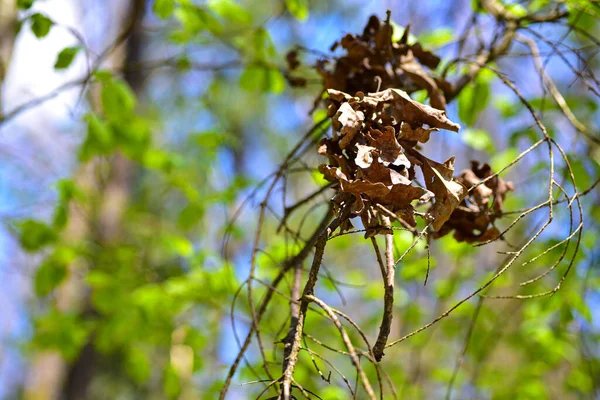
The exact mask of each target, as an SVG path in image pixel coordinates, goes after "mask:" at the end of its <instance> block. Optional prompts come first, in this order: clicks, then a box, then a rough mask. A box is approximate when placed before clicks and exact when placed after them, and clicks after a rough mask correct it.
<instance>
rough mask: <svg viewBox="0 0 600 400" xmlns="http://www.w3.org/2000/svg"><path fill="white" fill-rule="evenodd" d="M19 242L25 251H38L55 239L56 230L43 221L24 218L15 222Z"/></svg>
mask: <svg viewBox="0 0 600 400" xmlns="http://www.w3.org/2000/svg"><path fill="white" fill-rule="evenodd" d="M17 230H18V232H19V242H20V243H21V247H23V249H25V250H27V251H32V252H33V251H38V250H40V249H41V248H43V247H45V246H48V245H49V244H52V243H54V242H55V241H56V239H57V234H56V232H55V231H54V230H53V229H52V228H51V227H49V226H48V225H46V224H44V223H43V222H40V221H36V220H33V219H26V220H24V221H20V222H18V223H17Z"/></svg>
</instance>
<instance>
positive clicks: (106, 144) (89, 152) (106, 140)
mask: <svg viewBox="0 0 600 400" xmlns="http://www.w3.org/2000/svg"><path fill="white" fill-rule="evenodd" d="M84 119H85V120H86V122H87V136H86V138H85V141H84V142H83V145H82V146H81V149H80V151H79V159H80V160H81V161H88V160H89V159H90V158H92V157H93V156H94V155H99V154H108V153H110V152H111V151H112V149H113V146H114V133H113V131H112V129H111V128H110V126H109V125H108V124H107V123H106V122H105V121H103V120H102V119H100V117H98V116H97V115H95V114H88V115H86V116H85V117H84Z"/></svg>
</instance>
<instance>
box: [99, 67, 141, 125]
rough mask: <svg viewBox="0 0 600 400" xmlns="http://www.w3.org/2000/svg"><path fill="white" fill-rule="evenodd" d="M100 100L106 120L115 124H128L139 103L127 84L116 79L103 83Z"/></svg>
mask: <svg viewBox="0 0 600 400" xmlns="http://www.w3.org/2000/svg"><path fill="white" fill-rule="evenodd" d="M100 99H101V102H102V110H103V111H104V115H105V116H106V119H107V120H108V121H109V122H112V123H115V124H120V123H123V122H126V120H127V119H129V118H130V117H131V115H132V113H133V110H134V108H135V105H136V103H137V99H136V97H135V94H134V93H133V92H132V91H131V88H130V87H129V86H128V85H127V83H125V82H124V81H123V80H121V79H116V78H113V79H107V80H105V81H104V82H102V89H101V92H100Z"/></svg>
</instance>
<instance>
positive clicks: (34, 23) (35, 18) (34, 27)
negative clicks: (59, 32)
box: [29, 13, 54, 39]
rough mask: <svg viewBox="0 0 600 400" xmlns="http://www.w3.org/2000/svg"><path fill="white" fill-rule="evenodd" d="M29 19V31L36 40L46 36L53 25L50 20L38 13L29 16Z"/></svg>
mask: <svg viewBox="0 0 600 400" xmlns="http://www.w3.org/2000/svg"><path fill="white" fill-rule="evenodd" d="M29 19H30V20H31V31H32V32H33V34H34V35H35V36H36V37H37V38H38V39H39V38H43V37H44V36H46V35H47V34H48V32H50V28H51V27H52V25H54V22H52V20H51V19H50V18H48V17H47V16H45V15H44V14H40V13H35V14H33V15H31V16H30V17H29Z"/></svg>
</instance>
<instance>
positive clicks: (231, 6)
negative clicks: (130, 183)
mask: <svg viewBox="0 0 600 400" xmlns="http://www.w3.org/2000/svg"><path fill="white" fill-rule="evenodd" d="M208 8H209V9H210V10H212V11H213V12H214V13H215V14H217V15H219V16H220V17H222V18H223V19H225V20H226V21H228V23H230V24H236V25H238V26H239V27H245V26H248V25H251V24H252V14H250V13H249V12H248V11H247V10H246V9H244V8H242V7H241V6H240V5H239V4H238V3H237V2H236V1H234V0H209V2H208Z"/></svg>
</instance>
